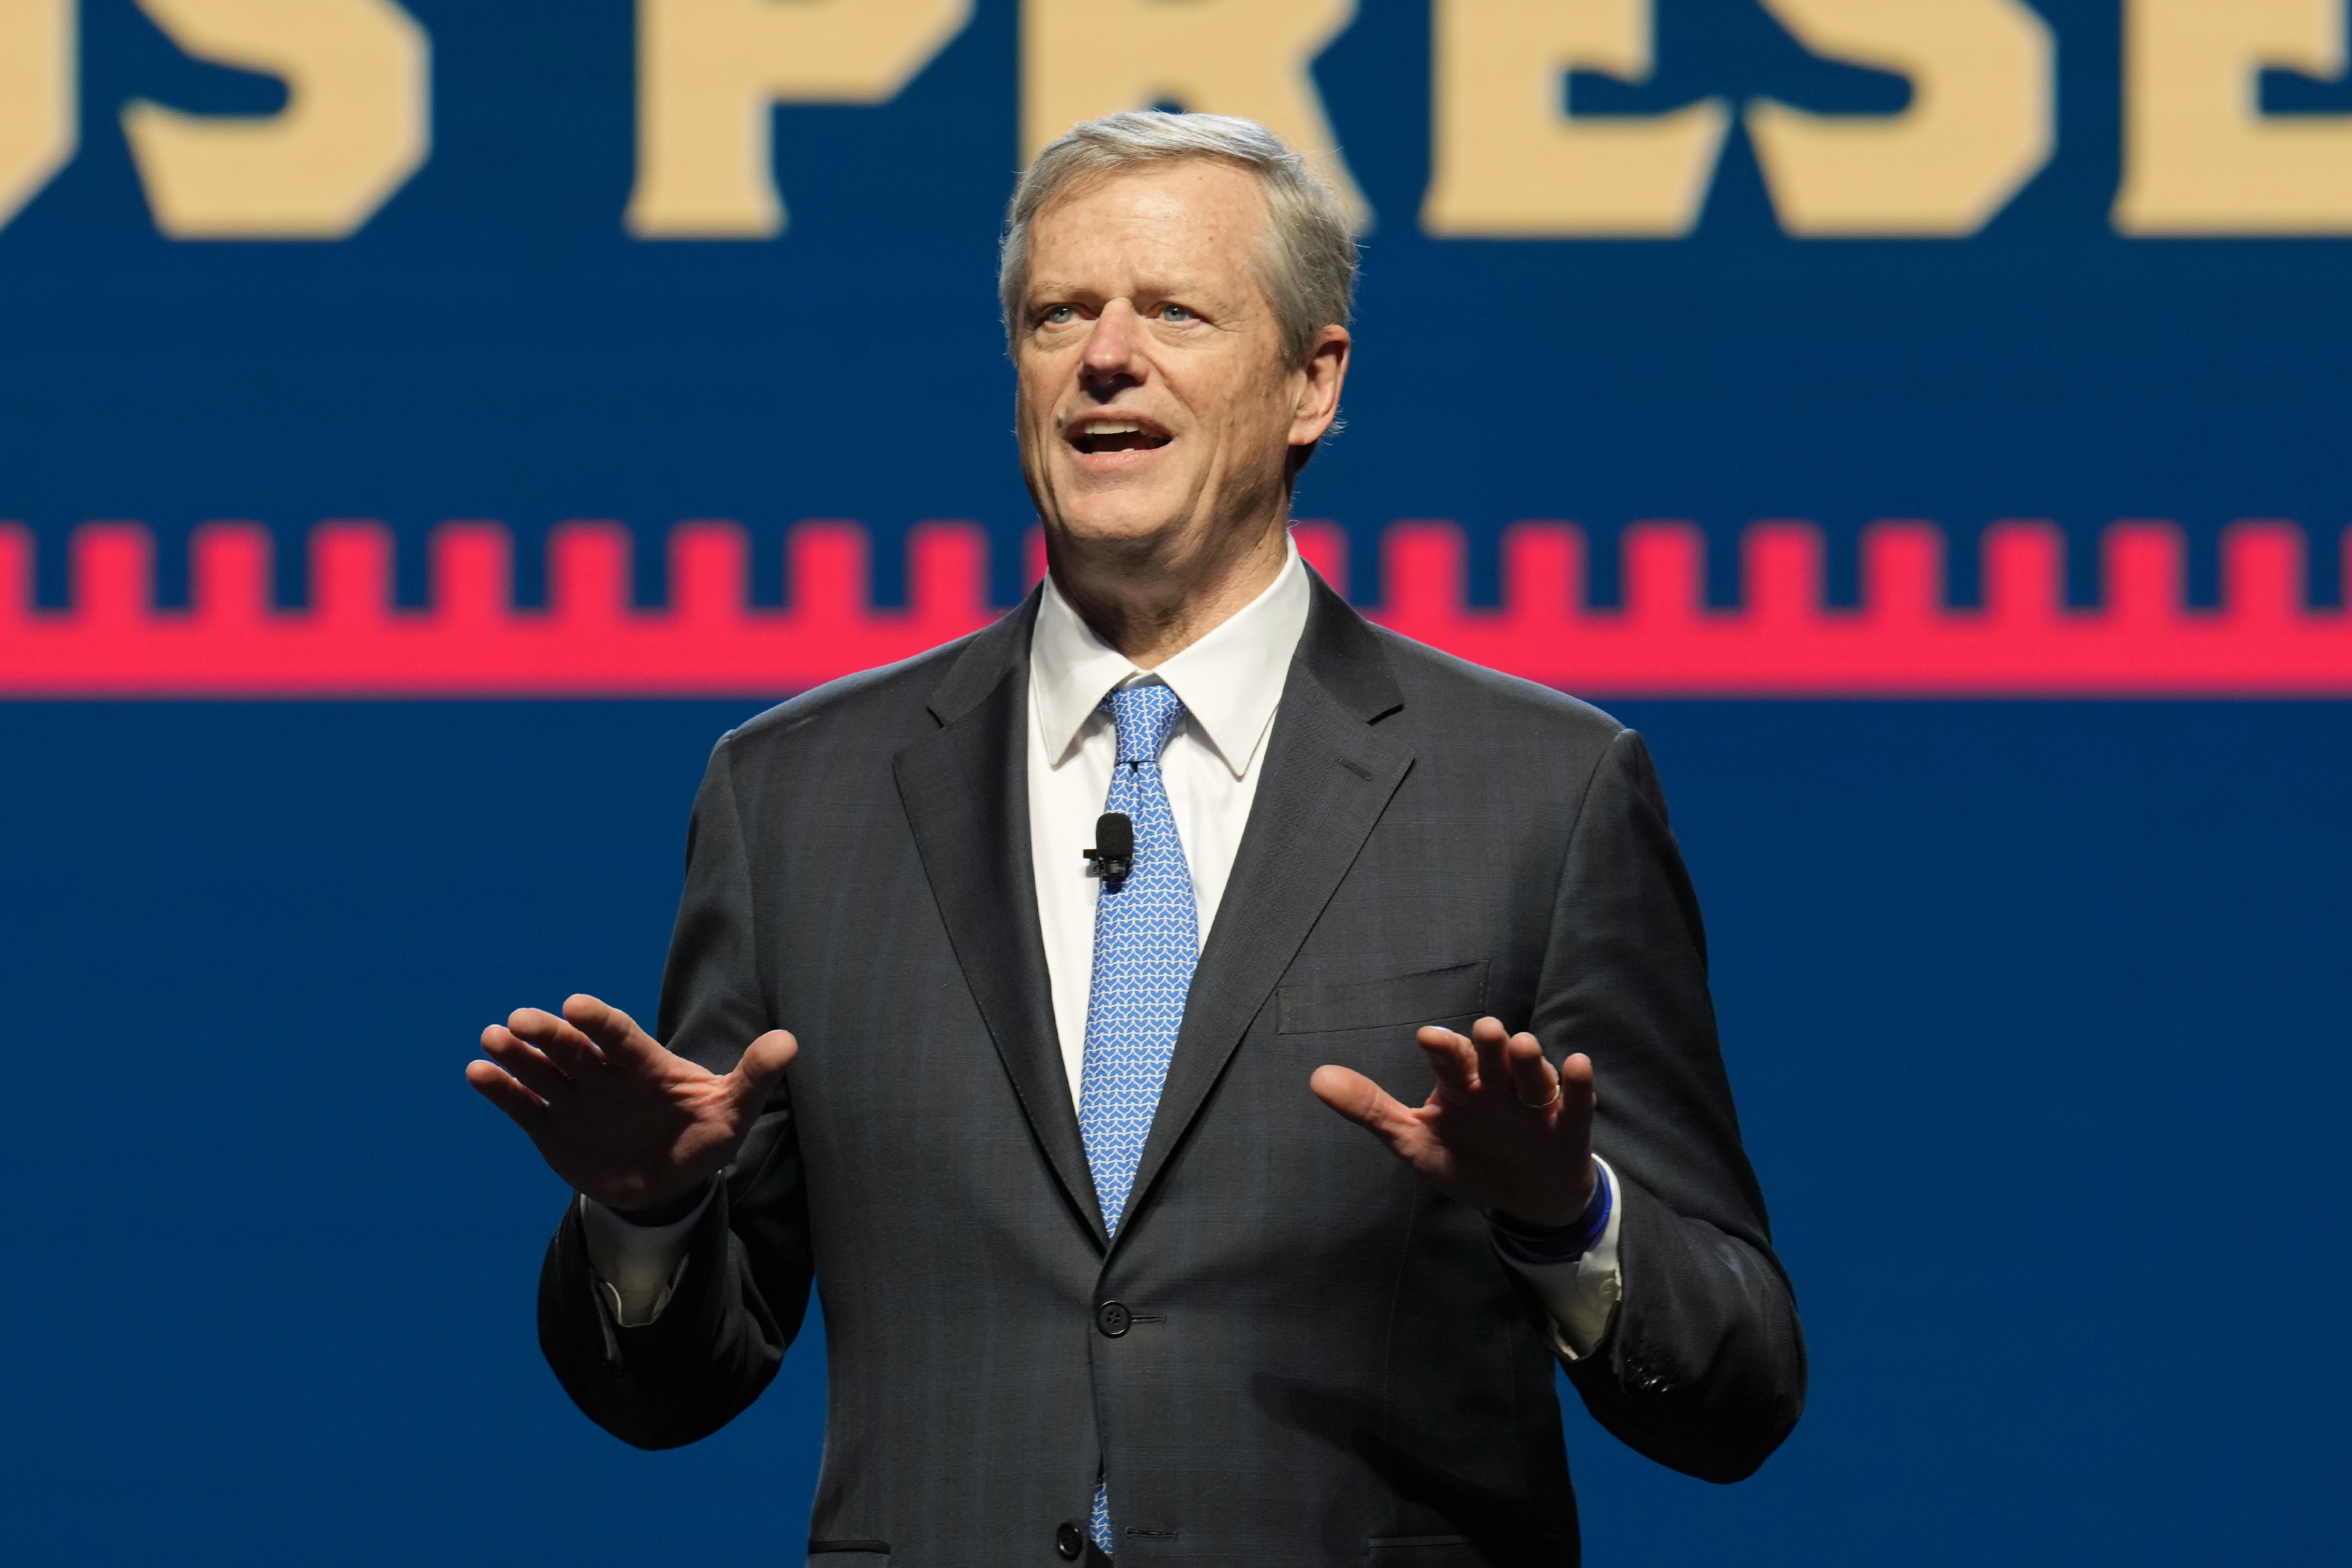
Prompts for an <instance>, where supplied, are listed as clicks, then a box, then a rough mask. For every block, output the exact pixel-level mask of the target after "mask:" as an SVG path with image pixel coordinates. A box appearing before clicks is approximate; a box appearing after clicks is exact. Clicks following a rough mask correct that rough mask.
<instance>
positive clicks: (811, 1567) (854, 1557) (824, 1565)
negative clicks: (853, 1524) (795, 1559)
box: [808, 1541, 890, 1568]
mask: <svg viewBox="0 0 2352 1568" xmlns="http://www.w3.org/2000/svg"><path fill="white" fill-rule="evenodd" d="M808 1568H890V1543H889V1542H887V1541H812V1542H809V1554H808Z"/></svg>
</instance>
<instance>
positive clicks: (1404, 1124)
mask: <svg viewBox="0 0 2352 1568" xmlns="http://www.w3.org/2000/svg"><path fill="white" fill-rule="evenodd" d="M1307 1088H1308V1089H1312V1090H1314V1092H1315V1098H1316V1099H1318V1100H1321V1101H1322V1102H1323V1103H1324V1104H1326V1105H1328V1106H1329V1107H1330V1108H1331V1109H1332V1110H1336V1111H1338V1112H1339V1114H1340V1115H1342V1116H1344V1117H1346V1118H1347V1119H1348V1120H1349V1121H1352V1122H1354V1123H1355V1124H1356V1125H1357V1126H1359V1127H1361V1128H1363V1129H1364V1130H1365V1131H1369V1132H1371V1133H1373V1134H1375V1135H1376V1136H1378V1137H1380V1138H1381V1139H1383V1140H1384V1141H1386V1142H1387V1143H1388V1144H1389V1146H1390V1147H1391V1148H1392V1149H1393V1148H1397V1146H1398V1142H1399V1140H1400V1138H1401V1137H1402V1136H1403V1135H1404V1134H1405V1133H1406V1132H1407V1131H1412V1130H1418V1128H1419V1127H1420V1123H1419V1122H1418V1121H1414V1119H1413V1115H1412V1111H1410V1110H1406V1109H1405V1108H1404V1107H1403V1106H1402V1105H1400V1104H1399V1103H1398V1102H1397V1100H1396V1099H1395V1097H1394V1096H1392V1095H1391V1094H1390V1093H1389V1092H1388V1090H1386V1089H1382V1088H1381V1086H1380V1085H1379V1084H1376V1083H1374V1082H1373V1081H1372V1080H1371V1079H1368V1078H1366V1077H1365V1076H1364V1075H1363V1074H1362V1073H1360V1072H1357V1071H1355V1070H1354V1069H1352V1068H1343V1067H1319V1068H1316V1069H1315V1071H1314V1073H1313V1074H1312V1075H1311V1076H1310V1077H1309V1078H1308V1079H1307ZM1399 1152H1402V1150H1401V1149H1400V1150H1399Z"/></svg>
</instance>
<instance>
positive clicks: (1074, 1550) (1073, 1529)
mask: <svg viewBox="0 0 2352 1568" xmlns="http://www.w3.org/2000/svg"><path fill="white" fill-rule="evenodd" d="M1086 1549H1087V1532H1086V1531H1083V1530H1080V1529H1079V1528H1078V1527H1077V1526H1076V1525H1075V1524H1073V1523H1071V1522H1070V1521H1068V1520H1064V1521H1062V1522H1061V1523H1060V1524H1058V1525H1056V1526H1055V1529H1054V1550H1055V1551H1056V1552H1060V1553H1061V1554H1062V1560H1063V1561H1064V1562H1066V1563H1076V1561H1077V1560H1078V1553H1079V1552H1084V1551H1085V1550H1086Z"/></svg>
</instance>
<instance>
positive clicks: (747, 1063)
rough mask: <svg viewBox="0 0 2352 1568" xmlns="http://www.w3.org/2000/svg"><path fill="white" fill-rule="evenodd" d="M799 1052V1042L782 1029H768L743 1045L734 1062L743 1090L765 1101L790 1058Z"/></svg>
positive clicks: (748, 1095) (751, 1096)
mask: <svg viewBox="0 0 2352 1568" xmlns="http://www.w3.org/2000/svg"><path fill="white" fill-rule="evenodd" d="M800 1054H801V1043H800V1042H799V1041H798V1040H796V1039H794V1038H793V1037H792V1036H791V1035H790V1034H789V1033H787V1032H786V1031H784V1030H782V1029H771V1030H769V1031H768V1032H767V1033H766V1034H764V1035H761V1037H759V1038H758V1039H756V1040H753V1041H752V1042H751V1044H750V1045H748V1046H745V1047H743V1059H742V1060H740V1061H739V1062H737V1063H736V1064H735V1077H736V1078H737V1079H740V1081H741V1083H742V1091H741V1092H742V1093H743V1094H744V1095H745V1096H747V1097H750V1098H753V1099H756V1100H761V1101H762V1102H764V1101H765V1100H767V1098H768V1095H769V1092H770V1091H771V1090H772V1089H774V1088H775V1087H776V1080H777V1079H780V1078H782V1077H783V1076H784V1069H785V1068H788V1067H790V1066H792V1065H793V1058H794V1057H796V1056H798V1055H800Z"/></svg>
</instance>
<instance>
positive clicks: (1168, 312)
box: [1160, 305, 1193, 321]
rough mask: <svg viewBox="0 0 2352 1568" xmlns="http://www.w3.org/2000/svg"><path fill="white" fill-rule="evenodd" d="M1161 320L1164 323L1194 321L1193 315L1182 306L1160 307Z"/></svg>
mask: <svg viewBox="0 0 2352 1568" xmlns="http://www.w3.org/2000/svg"><path fill="white" fill-rule="evenodd" d="M1160 320H1161V321H1192V320H1193V315H1192V311H1190V310H1186V309H1185V308H1184V307H1183V306H1181V305H1162V306H1160Z"/></svg>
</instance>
